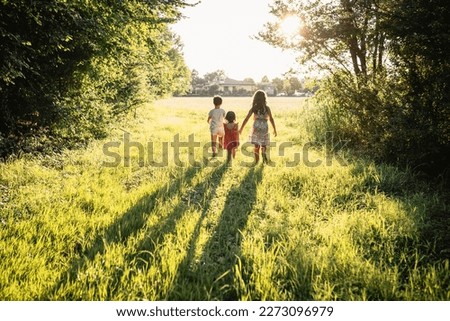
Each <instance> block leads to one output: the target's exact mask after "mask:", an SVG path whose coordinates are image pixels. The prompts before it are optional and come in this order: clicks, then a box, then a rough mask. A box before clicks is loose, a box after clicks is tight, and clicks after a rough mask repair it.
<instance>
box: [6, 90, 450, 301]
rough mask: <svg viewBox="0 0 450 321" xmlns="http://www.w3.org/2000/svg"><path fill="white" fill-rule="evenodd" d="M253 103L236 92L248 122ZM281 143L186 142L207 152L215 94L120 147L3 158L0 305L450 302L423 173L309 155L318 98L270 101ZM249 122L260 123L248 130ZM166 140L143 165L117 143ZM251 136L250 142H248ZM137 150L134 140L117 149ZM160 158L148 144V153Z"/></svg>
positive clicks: (445, 225) (442, 206)
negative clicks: (254, 149)
mask: <svg viewBox="0 0 450 321" xmlns="http://www.w3.org/2000/svg"><path fill="white" fill-rule="evenodd" d="M250 101H251V98H248V97H247V98H224V108H225V109H226V110H234V111H236V113H237V115H238V121H242V119H243V118H244V116H245V114H246V112H247V111H248V108H249V103H250ZM269 104H270V106H271V107H272V109H273V113H274V116H275V121H276V122H277V126H278V133H279V136H278V137H277V138H274V137H272V140H273V141H274V142H276V143H277V146H279V144H281V143H282V142H293V144H292V146H291V147H289V148H287V149H286V151H285V154H284V155H279V154H278V153H277V147H274V148H273V149H272V153H271V159H272V160H273V161H274V163H273V166H263V165H258V166H256V167H248V166H243V165H242V164H241V163H240V162H241V161H246V162H248V161H250V158H249V156H246V155H243V154H241V153H238V156H237V159H236V160H235V162H234V163H233V164H232V166H231V167H227V166H224V160H225V157H224V156H222V157H221V158H219V159H218V160H217V161H215V162H212V161H210V160H205V159H204V156H205V155H204V153H203V150H202V147H199V148H196V149H195V150H194V153H193V155H191V158H192V159H193V160H194V161H195V162H196V164H197V165H198V166H191V165H189V162H190V161H189V155H188V149H187V148H181V149H180V160H181V161H182V162H183V163H184V165H185V166H184V167H179V166H176V165H175V164H174V162H173V159H174V155H173V153H174V151H173V148H171V147H170V143H171V142H173V140H174V136H175V135H177V134H179V137H180V141H187V139H188V137H189V135H192V134H193V135H194V136H195V140H196V141H198V142H201V144H202V146H203V145H204V144H206V143H208V140H209V132H208V125H207V123H206V115H207V112H208V111H209V109H210V108H212V106H211V105H212V104H211V99H209V98H179V99H168V100H162V101H159V102H156V103H155V104H154V105H153V106H148V107H146V108H142V109H139V110H138V113H137V118H136V119H129V120H124V121H122V122H121V124H120V125H118V126H117V128H115V129H113V130H112V133H111V136H110V137H109V138H108V140H105V141H99V142H95V143H93V144H92V145H91V146H89V148H87V149H86V150H78V151H67V152H65V154H63V155H58V156H51V157H41V158H35V159H30V158H21V159H17V160H11V161H9V162H6V163H3V164H0V185H1V189H0V190H1V193H2V198H1V200H0V202H1V213H0V233H1V234H0V249H1V251H0V256H1V260H0V269H1V271H2V273H1V274H0V298H1V299H2V300H38V299H39V300H47V299H50V300H229V299H231V300H449V299H450V276H449V275H450V274H449V261H448V256H449V254H448V253H449V252H450V251H449V245H448V244H449V243H448V242H447V241H448V236H446V235H448V234H445V233H444V232H445V231H449V222H448V210H447V208H448V204H446V203H445V198H444V197H443V195H441V194H439V193H437V192H433V190H432V189H431V188H430V186H428V185H426V184H424V183H421V182H419V181H418V180H417V179H416V178H415V177H414V175H412V174H411V173H409V172H407V171H401V170H399V169H397V168H395V167H392V166H388V165H375V164H373V163H372V162H370V161H364V160H347V166H343V165H342V164H341V163H340V162H339V159H338V158H335V157H333V158H332V159H331V162H330V163H329V164H327V162H326V154H325V151H323V150H322V149H321V148H314V149H313V148H311V149H310V150H308V152H309V154H308V157H309V158H308V160H309V161H315V160H321V163H320V164H317V166H315V167H311V166H310V167H308V166H306V164H305V160H304V158H303V157H300V161H299V162H298V164H295V165H292V162H293V160H294V159H295V154H299V155H301V156H303V152H304V149H303V148H304V144H305V143H306V142H307V140H308V139H309V138H308V137H310V136H309V134H308V133H307V132H306V128H307V124H305V119H308V117H305V116H306V115H307V113H309V112H311V110H312V106H311V104H312V103H311V102H310V101H307V100H304V99H286V98H281V99H276V98H273V99H269ZM249 126H250V125H248V127H247V128H246V130H245V131H246V132H248V131H249V129H250V127H249ZM125 131H126V132H127V133H129V135H130V136H129V138H130V140H131V141H134V142H140V143H141V144H142V145H143V146H147V142H149V141H151V142H153V143H154V158H155V159H156V160H160V159H162V158H163V157H164V155H163V150H162V144H163V142H168V143H169V149H168V150H169V155H168V160H169V161H168V166H165V167H157V166H152V164H150V163H149V162H148V158H147V154H145V162H144V164H143V166H142V164H140V163H139V160H140V159H139V157H138V156H139V150H138V148H131V149H130V166H124V160H123V158H122V159H121V162H120V165H119V166H116V167H105V166H104V163H103V162H105V161H110V158H109V157H107V156H106V155H104V154H103V151H102V147H103V144H104V143H107V142H109V141H115V142H120V143H122V142H123V139H124V132H125ZM245 140H246V135H244V137H242V142H244V141H245ZM111 150H112V151H114V152H117V153H118V154H120V155H121V156H123V153H124V151H123V144H121V145H120V146H119V147H115V148H112V149H111ZM145 152H146V153H147V152H148V150H147V149H146V150H145Z"/></svg>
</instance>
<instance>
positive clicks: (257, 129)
mask: <svg viewBox="0 0 450 321" xmlns="http://www.w3.org/2000/svg"><path fill="white" fill-rule="evenodd" d="M252 115H254V118H253V119H254V121H253V127H252V132H251V135H250V142H251V143H252V144H253V145H255V149H254V155H255V164H256V163H258V161H259V150H260V149H261V154H262V157H263V161H264V163H268V162H269V160H268V159H267V155H266V148H267V146H270V137H269V125H268V124H267V121H268V120H269V121H270V123H271V124H272V127H273V134H274V136H275V137H276V136H277V129H276V128H275V121H274V120H273V117H272V112H271V111H270V108H269V106H267V97H266V93H265V92H264V91H262V90H257V91H256V92H255V94H254V95H253V103H252V108H251V109H250V110H249V112H248V114H247V117H245V119H244V121H243V122H242V126H241V129H240V130H239V134H242V130H243V129H244V126H245V124H246V123H247V121H248V120H249V118H250V116H252Z"/></svg>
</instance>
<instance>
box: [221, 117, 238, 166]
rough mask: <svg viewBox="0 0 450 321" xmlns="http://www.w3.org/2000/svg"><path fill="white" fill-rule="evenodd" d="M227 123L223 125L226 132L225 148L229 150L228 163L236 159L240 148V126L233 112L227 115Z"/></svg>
mask: <svg viewBox="0 0 450 321" xmlns="http://www.w3.org/2000/svg"><path fill="white" fill-rule="evenodd" d="M225 119H226V121H227V123H226V124H223V127H224V130H225V136H224V144H223V146H224V148H225V149H226V150H227V163H229V162H230V161H231V157H233V159H234V158H235V157H236V149H237V147H238V146H239V125H238V123H236V114H235V113H234V112H232V111H229V112H227V114H226V115H225Z"/></svg>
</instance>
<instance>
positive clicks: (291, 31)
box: [280, 15, 302, 37]
mask: <svg viewBox="0 0 450 321" xmlns="http://www.w3.org/2000/svg"><path fill="white" fill-rule="evenodd" d="M301 26H302V21H301V19H300V18H299V17H298V16H294V15H291V16H286V17H285V18H283V19H282V20H281V22H280V31H281V33H282V34H283V35H284V36H285V37H293V36H296V35H298V33H299V31H300V28H301Z"/></svg>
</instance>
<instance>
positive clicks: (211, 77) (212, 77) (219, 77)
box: [203, 70, 226, 84]
mask: <svg viewBox="0 0 450 321" xmlns="http://www.w3.org/2000/svg"><path fill="white" fill-rule="evenodd" d="M203 78H205V81H206V82H207V83H209V84H213V83H216V84H217V83H219V82H221V81H223V80H224V79H225V78H226V75H225V71H223V70H216V71H213V72H209V73H206V74H205V75H204V76H203Z"/></svg>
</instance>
